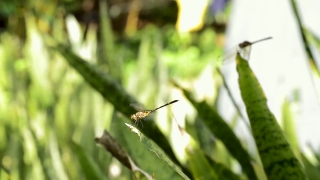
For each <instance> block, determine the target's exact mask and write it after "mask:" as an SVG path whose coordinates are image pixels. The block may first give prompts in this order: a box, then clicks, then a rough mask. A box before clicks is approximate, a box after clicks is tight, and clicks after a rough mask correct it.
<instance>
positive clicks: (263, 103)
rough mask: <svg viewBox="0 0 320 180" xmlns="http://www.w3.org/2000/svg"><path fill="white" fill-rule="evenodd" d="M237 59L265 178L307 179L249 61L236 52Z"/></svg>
mask: <svg viewBox="0 0 320 180" xmlns="http://www.w3.org/2000/svg"><path fill="white" fill-rule="evenodd" d="M236 59H237V71H238V73H239V86H240V90H241V97H242V99H243V101H244V103H245V105H246V109H247V114H248V117H249V120H250V124H251V128H252V134H253V137H254V139H255V141H256V145H257V147H258V151H259V155H260V158H261V160H262V164H263V168H264V170H265V172H266V175H267V177H268V179H306V176H305V173H304V170H303V168H302V166H301V164H300V162H299V161H298V159H297V158H296V157H295V156H294V154H293V151H292V149H291V147H290V145H289V143H288V141H287V140H286V138H285V136H284V134H283V132H282V130H281V128H280V126H279V124H278V123H277V120H276V118H275V117H274V115H273V114H272V113H271V111H270V110H269V108H268V106H267V98H266V97H265V94H264V93H263V90H262V88H261V86H260V84H259V82H258V80H257V78H256V77H255V75H254V73H253V72H252V70H251V69H250V67H249V64H248V62H247V61H246V60H244V59H243V58H242V57H241V56H240V54H239V53H238V54H237V58H236Z"/></svg>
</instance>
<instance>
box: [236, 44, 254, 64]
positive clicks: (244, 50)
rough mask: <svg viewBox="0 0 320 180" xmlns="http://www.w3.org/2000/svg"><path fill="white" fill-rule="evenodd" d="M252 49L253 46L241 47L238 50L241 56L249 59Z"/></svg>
mask: <svg viewBox="0 0 320 180" xmlns="http://www.w3.org/2000/svg"><path fill="white" fill-rule="evenodd" d="M250 51H251V46H246V47H244V48H239V50H238V52H239V53H240V56H241V57H242V58H243V59H245V60H247V61H248V60H249V59H250Z"/></svg>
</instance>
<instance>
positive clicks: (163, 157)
mask: <svg viewBox="0 0 320 180" xmlns="http://www.w3.org/2000/svg"><path fill="white" fill-rule="evenodd" d="M126 125H127V126H128V127H129V128H130V130H131V131H132V132H134V133H135V134H137V135H138V137H139V140H140V142H142V144H144V145H145V146H146V147H147V148H148V149H149V150H150V151H151V152H153V153H154V154H155V155H156V156H157V157H158V158H159V159H161V160H162V161H164V162H166V163H167V165H168V166H169V167H171V168H172V169H173V170H174V171H175V172H177V173H178V174H179V175H180V176H181V177H182V178H183V179H189V177H187V176H186V175H185V174H184V173H183V172H182V170H181V169H180V168H179V167H178V166H177V165H176V164H175V163H174V162H172V161H171V160H170V158H169V157H168V156H167V155H166V153H164V152H163V150H162V149H161V148H160V147H159V146H157V145H156V144H155V143H154V142H153V141H152V140H150V139H148V138H147V137H146V136H145V135H144V134H143V133H142V132H140V131H139V130H138V129H137V128H135V127H134V126H132V125H130V124H127V123H126ZM164 173H165V172H164Z"/></svg>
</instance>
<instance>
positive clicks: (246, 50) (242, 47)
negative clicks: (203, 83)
mask: <svg viewBox="0 0 320 180" xmlns="http://www.w3.org/2000/svg"><path fill="white" fill-rule="evenodd" d="M269 39H272V37H266V38H263V39H259V40H256V41H253V42H249V41H244V42H242V43H240V44H238V46H237V47H236V49H235V50H236V52H238V53H239V54H240V56H241V57H242V58H243V59H246V60H249V58H250V51H251V46H252V45H253V44H256V43H258V42H261V41H266V40H269ZM227 52H228V51H227ZM236 52H234V48H233V49H231V52H230V53H227V55H226V57H225V58H223V63H226V62H227V61H226V60H228V59H235V58H233V57H234V56H235V54H236Z"/></svg>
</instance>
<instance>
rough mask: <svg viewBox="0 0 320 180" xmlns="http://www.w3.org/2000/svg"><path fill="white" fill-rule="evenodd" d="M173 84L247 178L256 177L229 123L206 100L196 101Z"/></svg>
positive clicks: (249, 158)
mask: <svg viewBox="0 0 320 180" xmlns="http://www.w3.org/2000/svg"><path fill="white" fill-rule="evenodd" d="M175 85H176V86H177V87H179V88H180V89H181V90H183V93H184V95H185V96H186V97H187V98H188V100H189V101H190V102H191V103H192V104H193V106H194V107H195V108H196V109H197V111H198V115H199V116H200V117H201V118H202V119H203V121H204V123H205V124H206V125H207V126H208V128H209V129H210V130H211V132H212V133H213V134H214V135H215V136H216V137H217V138H219V139H220V140H221V141H222V142H223V144H224V145H225V146H226V148H227V149H228V151H229V152H230V154H231V155H232V156H233V157H234V158H235V159H237V160H238V162H239V163H240V164H241V166H242V168H243V171H244V172H245V173H246V174H247V176H248V177H249V179H252V180H253V179H257V177H256V174H255V172H254V169H253V167H252V164H251V161H253V160H252V159H251V157H250V156H249V154H248V152H247V151H246V150H245V149H244V148H243V147H242V145H241V143H240V141H239V139H238V138H237V136H236V135H235V134H234V132H233V131H232V129H231V128H230V127H229V125H228V124H227V123H226V122H225V121H224V120H223V119H222V117H221V116H220V115H219V114H218V113H217V112H216V111H215V110H214V109H213V108H212V107H211V106H209V105H208V104H207V103H206V102H196V101H195V99H194V98H193V97H192V96H191V94H190V92H189V91H188V90H186V89H183V88H182V87H180V86H179V85H177V84H176V83H175Z"/></svg>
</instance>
